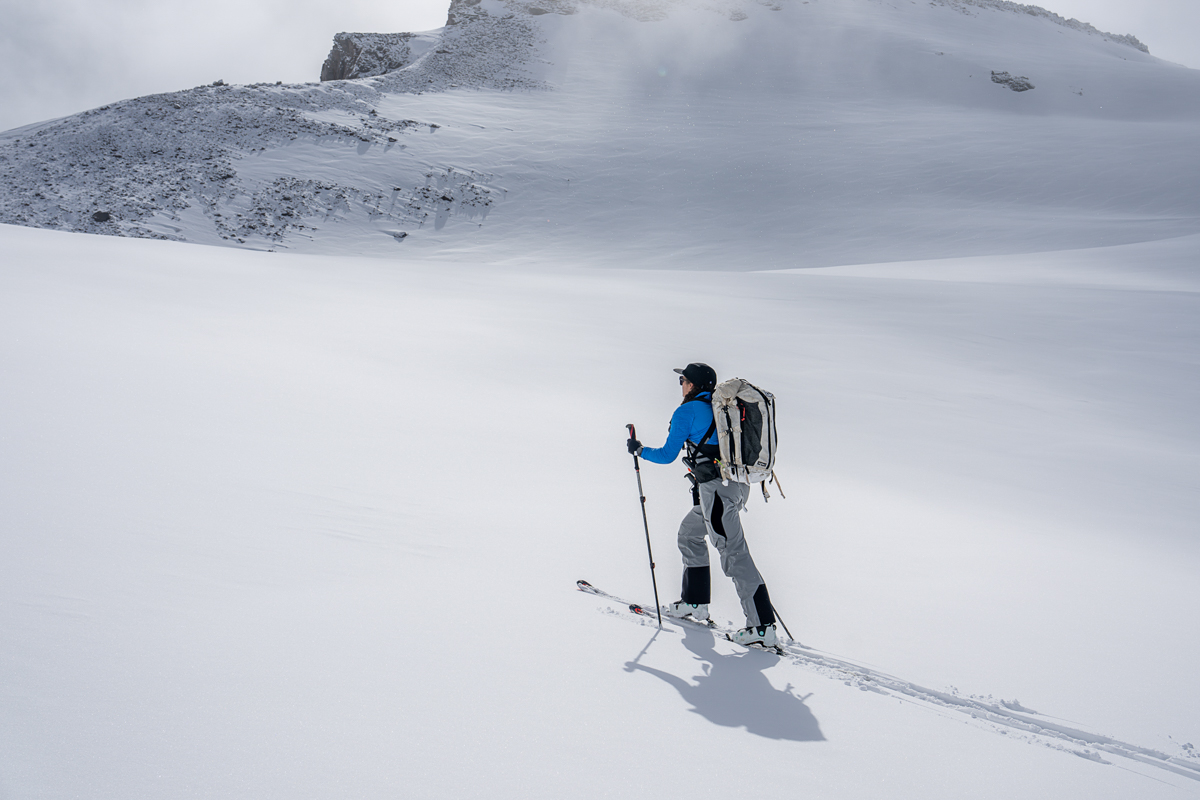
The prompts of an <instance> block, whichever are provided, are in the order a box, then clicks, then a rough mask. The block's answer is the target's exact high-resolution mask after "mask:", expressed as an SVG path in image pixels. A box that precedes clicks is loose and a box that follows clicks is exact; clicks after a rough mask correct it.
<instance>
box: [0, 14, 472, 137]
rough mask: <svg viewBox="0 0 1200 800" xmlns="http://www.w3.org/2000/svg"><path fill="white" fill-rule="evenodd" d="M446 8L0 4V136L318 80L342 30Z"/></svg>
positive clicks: (437, 20)
mask: <svg viewBox="0 0 1200 800" xmlns="http://www.w3.org/2000/svg"><path fill="white" fill-rule="evenodd" d="M448 8H449V0H406V2H405V3H401V4H382V3H378V2H369V1H368V0H340V2H338V3H335V4H330V3H327V2H317V1H316V0H294V1H293V2H286V1H285V0H240V1H239V0H210V2H207V3H189V4H181V3H161V2H152V1H151V0H102V1H100V2H85V1H84V0H50V1H48V2H39V3H30V2H27V0H25V1H23V2H17V1H16V0H0V19H3V20H4V26H3V28H2V29H0V62H2V63H3V65H4V70H3V73H2V75H0V130H7V129H9V128H12V127H15V126H18V125H24V124H28V123H32V122H38V121H41V120H43V119H48V118H53V117H58V116H65V115H67V114H72V113H75V112H78V111H83V110H85V109H87V108H93V107H95V106H97V105H103V104H104V103H108V102H112V101H115V100H120V99H124V98H128V97H137V96H140V95H144V94H152V93H156V92H170V91H176V90H179V89H186V88H189V87H192V86H197V85H199V84H203V83H211V82H212V81H214V80H217V79H222V80H225V81H228V82H235V83H255V82H258V81H276V80H282V81H285V82H289V83H290V82H297V83H298V82H303V81H315V80H317V79H318V78H319V76H320V72H321V63H322V61H324V59H325V56H326V54H327V53H328V52H329V47H330V44H331V43H332V40H333V35H334V34H335V33H338V32H339V31H344V30H367V31H404V30H428V29H430V28H436V27H440V26H441V25H442V24H444V23H445V19H446V11H447V9H448Z"/></svg>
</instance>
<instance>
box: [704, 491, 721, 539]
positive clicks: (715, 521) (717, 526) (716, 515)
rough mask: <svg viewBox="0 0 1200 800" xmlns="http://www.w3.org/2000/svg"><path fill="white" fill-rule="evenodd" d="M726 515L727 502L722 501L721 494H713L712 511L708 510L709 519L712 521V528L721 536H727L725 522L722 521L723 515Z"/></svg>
mask: <svg viewBox="0 0 1200 800" xmlns="http://www.w3.org/2000/svg"><path fill="white" fill-rule="evenodd" d="M723 516H725V504H724V503H722V502H721V495H719V494H714V495H713V504H712V511H710V512H708V521H709V522H711V523H712V529H713V530H714V531H716V532H717V533H718V534H720V536H721V538H722V539H724V538H725V523H724V522H722V521H721V517H723Z"/></svg>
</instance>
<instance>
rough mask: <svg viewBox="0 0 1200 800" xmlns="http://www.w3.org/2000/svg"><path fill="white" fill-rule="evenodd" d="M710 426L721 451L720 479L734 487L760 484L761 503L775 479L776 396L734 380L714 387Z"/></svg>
mask: <svg viewBox="0 0 1200 800" xmlns="http://www.w3.org/2000/svg"><path fill="white" fill-rule="evenodd" d="M712 407H713V423H714V425H715V426H716V433H717V442H718V444H719V445H720V448H721V456H720V460H719V462H718V464H719V465H720V468H721V478H722V479H723V480H726V481H735V482H737V483H751V484H753V483H761V484H762V492H763V499H764V500H765V499H767V498H769V497H770V495H769V494H768V493H767V484H768V483H771V482H774V483H775V488H777V489H779V494H780V496H781V497H784V499H786V495H784V494H783V489H782V488H780V487H779V481H778V480H777V479H776V477H775V449H776V447H777V446H778V435H777V434H776V432H775V395H773V394H771V393H770V392H764V391H763V390H762V389H759V388H758V387H757V386H755V385H754V384H752V383H750V382H749V381H745V380H742V379H741V378H733V379H731V380H727V381H725V382H724V383H720V384H718V385H717V387H716V388H715V389H713V393H712Z"/></svg>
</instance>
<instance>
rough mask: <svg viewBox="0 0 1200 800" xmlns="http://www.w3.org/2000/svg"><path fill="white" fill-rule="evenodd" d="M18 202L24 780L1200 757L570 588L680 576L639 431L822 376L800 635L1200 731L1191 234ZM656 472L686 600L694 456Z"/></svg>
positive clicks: (9, 683)
mask: <svg viewBox="0 0 1200 800" xmlns="http://www.w3.org/2000/svg"><path fill="white" fill-rule="evenodd" d="M0 237H3V243H2V246H3V249H4V251H5V252H6V253H7V254H9V257H8V258H6V260H5V264H4V266H3V268H2V269H0V280H2V281H3V290H2V291H0V303H3V310H2V311H0V325H2V326H3V337H2V338H0V341H3V342H4V343H5V344H4V347H3V349H2V350H0V354H2V357H3V359H4V363H3V371H4V374H5V375H6V380H5V381H4V382H3V386H2V388H0V408H3V411H4V413H3V415H2V418H3V419H4V420H5V422H4V427H3V429H2V431H3V432H2V436H3V439H4V441H5V442H6V445H5V447H4V448H3V449H2V450H0V477H2V478H3V480H2V481H0V485H3V487H4V488H3V491H0V518H3V519H4V520H5V521H6V522H5V530H6V534H5V553H6V557H5V558H4V559H2V560H0V614H2V615H3V619H2V621H0V637H2V638H0V652H3V653H5V654H6V655H5V657H4V658H3V659H2V660H0V670H2V675H0V704H3V708H4V714H3V717H4V719H5V720H6V723H5V724H4V725H3V726H0V763H3V764H4V765H5V768H4V777H3V783H2V784H0V788H2V790H3V792H4V794H5V796H8V797H13V798H25V797H43V796H44V797H57V796H70V795H74V794H86V795H87V796H90V797H129V796H139V795H149V794H153V795H155V796H161V797H181V798H182V797H193V796H197V795H201V794H217V795H221V796H245V797H251V796H253V797H274V796H289V797H327V796H330V795H353V796H384V795H387V796H395V795H396V794H403V795H404V796H411V797H446V796H476V795H478V794H482V793H485V792H486V793H488V794H490V795H497V796H514V797H515V796H521V797H559V796H562V795H563V794H564V793H567V792H572V793H577V792H578V791H579V790H580V787H588V791H589V792H591V793H594V794H596V795H606V794H607V795H612V796H618V797H622V796H627V797H634V796H639V797H641V796H656V797H668V798H669V797H685V796H696V795H698V794H699V795H701V796H706V795H710V794H712V795H716V794H724V793H728V792H733V791H735V790H737V789H738V787H744V785H745V777H746V772H745V770H747V769H751V768H752V766H753V765H758V766H756V767H753V768H754V770H755V773H756V780H757V781H759V782H760V783H761V784H762V786H763V790H764V791H767V792H772V791H778V792H787V793H789V794H801V793H802V794H806V795H810V796H817V797H838V798H844V797H845V798H854V797H878V796H879V794H880V792H881V790H882V791H883V792H884V793H886V794H887V795H888V796H894V797H921V798H938V797H946V798H950V797H961V796H963V795H964V794H969V795H971V796H977V797H997V798H999V797H1011V796H1014V795H1018V794H1019V795H1021V796H1027V797H1061V796H1063V795H1064V794H1067V795H1071V796H1075V795H1079V796H1088V797H1097V798H1106V797H1112V798H1123V797H1130V796H1138V797H1156V796H1160V795H1162V796H1170V797H1177V796H1179V794H1180V790H1181V789H1182V790H1183V792H1185V793H1189V794H1191V793H1195V792H1196V790H1197V787H1198V786H1200V783H1198V782H1196V781H1192V780H1189V779H1187V778H1184V777H1181V776H1179V775H1177V774H1175V773H1170V772H1167V771H1164V770H1161V769H1156V768H1154V767H1153V766H1147V765H1145V764H1141V763H1138V762H1133V761H1129V760H1126V759H1119V758H1114V757H1112V756H1110V755H1104V756H1103V758H1105V760H1108V761H1111V762H1113V764H1111V765H1104V764H1100V763H1095V762H1093V761H1090V760H1087V759H1085V758H1077V757H1074V756H1072V755H1071V754H1070V753H1071V752H1072V750H1071V749H1070V748H1067V749H1066V750H1061V749H1055V748H1054V747H1053V745H1054V742H1053V741H1049V740H1046V739H1045V737H1030V736H1025V735H1021V734H1020V733H1019V732H1016V731H1012V730H1009V731H1007V732H1000V731H999V730H998V729H997V726H994V725H991V724H989V723H987V722H985V721H981V720H972V719H971V718H970V717H969V716H967V715H964V714H961V713H958V712H953V711H949V710H947V709H944V708H939V707H936V706H932V705H927V704H926V705H923V704H919V703H917V704H914V703H912V702H908V701H906V700H905V699H903V698H898V697H895V696H888V695H886V694H880V693H878V692H874V691H863V690H862V689H861V688H859V686H856V685H849V686H847V685H845V683H844V682H842V681H841V680H838V679H837V678H836V676H831V675H830V674H827V673H824V672H822V671H820V670H815V669H812V668H810V667H807V666H805V665H804V664H797V663H792V662H790V661H788V660H780V659H777V658H774V657H772V656H770V655H767V654H763V653H755V652H744V651H740V650H738V649H736V648H735V647H734V646H732V645H729V644H725V643H720V642H714V641H713V640H712V639H711V637H708V638H705V637H707V634H704V635H701V636H697V635H696V633H697V632H689V633H684V632H681V631H680V630H679V629H677V628H674V627H668V628H667V629H666V630H664V631H663V632H662V633H659V634H658V635H657V636H655V629H654V628H653V627H647V626H645V625H643V624H640V621H639V620H638V619H637V618H635V617H633V616H632V615H629V614H627V613H626V612H624V611H623V610H621V609H619V608H614V607H613V606H612V605H611V604H609V603H606V602H604V601H601V600H599V599H597V598H594V597H590V596H586V595H583V594H581V593H578V592H574V590H573V588H572V585H573V581H574V580H575V579H577V578H580V577H583V578H587V579H588V580H590V581H592V582H593V583H595V584H596V585H597V586H600V587H602V588H604V589H606V590H608V591H610V592H613V593H614V594H618V595H621V596H625V597H630V598H632V599H636V600H639V601H641V602H650V600H649V596H650V587H649V585H648V584H649V581H648V576H647V575H646V572H647V565H646V561H645V551H644V541H643V535H642V531H641V519H640V514H639V512H638V504H637V497H636V484H635V482H634V476H633V475H632V474H630V473H631V472H632V469H631V464H630V463H629V461H630V460H629V457H628V455H627V454H626V453H625V452H624V448H623V438H624V436H623V432H624V427H623V426H624V424H625V423H627V422H634V423H635V424H637V425H638V430H639V433H640V434H641V436H642V438H643V440H645V441H647V442H657V440H658V439H659V438H660V437H661V436H662V435H664V434H665V425H666V421H667V419H668V417H669V414H670V411H671V409H672V408H673V407H674V405H675V403H676V402H677V401H678V398H677V393H678V386H677V384H675V383H674V380H673V377H674V376H673V373H671V372H670V368H671V367H672V366H675V365H680V364H683V363H686V362H687V361H689V360H693V359H697V358H703V359H705V360H708V361H709V362H710V363H712V364H713V365H714V366H716V367H717V369H718V370H719V372H720V374H722V375H732V374H739V375H742V376H744V377H752V378H754V379H755V380H757V381H760V382H761V384H762V385H764V386H765V387H766V388H769V389H770V390H772V391H773V392H775V393H776V394H777V395H778V396H779V398H780V415H781V440H782V442H783V444H784V450H783V451H782V453H781V464H780V476H781V479H782V480H783V482H784V488H785V491H786V492H787V494H788V495H789V497H788V499H787V500H782V499H773V500H772V501H771V503H770V504H768V505H765V506H764V505H762V504H761V502H760V501H758V500H755V501H754V504H753V505H752V507H751V511H750V512H749V513H748V514H746V516H745V518H744V519H745V524H746V526H747V529H748V532H749V536H750V543H751V547H752V549H753V551H754V553H755V555H756V557H757V558H758V560H759V561H760V563H761V566H762V569H763V571H764V573H765V574H766V576H767V579H768V581H769V582H770V586H771V590H772V596H773V598H774V599H775V602H776V604H777V605H778V607H779V609H780V611H781V612H782V613H783V614H784V615H785V617H786V619H787V621H788V624H789V625H790V626H791V628H792V630H793V632H794V633H796V634H797V636H798V637H799V638H800V639H801V640H802V641H804V642H805V643H806V644H809V645H811V646H814V647H818V648H820V649H821V650H824V651H827V652H830V653H833V654H836V655H837V656H839V657H843V658H848V659H850V660H853V661H857V662H860V663H866V664H869V665H870V666H871V667H872V668H874V669H876V670H878V671H881V672H885V673H890V674H892V675H896V676H899V677H901V678H903V679H905V680H909V681H913V682H915V683H918V684H921V685H924V686H929V687H931V688H935V689H939V690H943V691H950V687H951V686H953V687H956V688H957V690H958V691H959V692H961V693H962V694H963V695H964V696H966V695H979V696H986V695H993V698H994V701H995V702H999V701H1000V700H1006V701H1010V702H1011V701H1014V700H1019V702H1020V703H1021V705H1022V706H1023V707H1025V708H1029V709H1033V710H1035V711H1036V712H1040V714H1041V715H1044V717H1045V718H1046V719H1051V720H1052V721H1054V722H1057V723H1060V724H1069V725H1070V726H1072V727H1077V728H1081V729H1084V730H1088V731H1092V732H1094V733H1099V734H1103V735H1107V736H1112V737H1115V738H1117V739H1119V740H1121V741H1125V742H1132V743H1135V744H1138V745H1141V746H1144V747H1150V748H1153V749H1156V750H1159V751H1162V752H1164V753H1167V754H1168V755H1171V756H1175V757H1178V758H1183V759H1186V751H1185V750H1183V749H1182V744H1184V743H1194V742H1195V741H1196V739H1197V738H1200V736H1198V732H1197V730H1196V728H1195V720H1196V719H1200V713H1198V711H1200V709H1198V708H1197V695H1196V693H1195V691H1194V686H1193V681H1192V677H1191V672H1192V670H1191V669H1190V665H1191V664H1193V663H1195V660H1196V655H1197V654H1196V647H1195V644H1194V642H1193V641H1192V640H1193V638H1194V637H1190V636H1189V635H1187V632H1188V631H1189V630H1190V629H1191V627H1194V626H1193V617H1194V609H1195V608H1196V589H1195V581H1194V575H1195V567H1196V562H1197V556H1198V553H1197V549H1196V543H1195V539H1194V532H1193V531H1192V529H1191V520H1194V519H1195V518H1196V510H1197V509H1196V499H1195V498H1196V497H1197V496H1198V495H1197V494H1196V492H1195V479H1196V477H1197V474H1198V473H1197V470H1196V455H1195V454H1196V452H1197V448H1196V443H1197V438H1198V437H1197V433H1198V432H1197V429H1196V424H1195V421H1194V415H1193V414H1191V413H1190V411H1189V410H1190V408H1193V407H1194V403H1191V402H1189V401H1190V400H1191V399H1192V398H1195V396H1196V394H1197V388H1198V387H1197V384H1196V373H1195V370H1194V369H1191V367H1192V366H1194V364H1195V342H1196V341H1197V337H1196V336H1195V333H1196V332H1195V321H1194V320H1195V319H1197V316H1196V313H1195V308H1194V306H1195V303H1196V298H1197V296H1198V294H1197V292H1196V291H1195V283H1194V278H1193V277H1192V271H1191V270H1186V269H1184V268H1183V267H1181V266H1180V265H1186V264H1194V263H1195V255H1196V252H1195V250H1196V246H1197V242H1196V239H1195V238H1185V239H1177V240H1174V241H1172V242H1159V243H1156V244H1154V245H1148V246H1130V247H1128V248H1117V249H1112V250H1102V251H1099V252H1092V253H1088V252H1077V253H1066V254H1051V255H1042V256H1038V257H1026V258H1022V259H1001V258H994V259H974V260H967V261H963V262H943V263H918V264H900V265H887V266H886V267H885V266H879V267H857V268H839V269H830V270H817V271H806V272H801V273H797V274H743V275H738V274H732V273H718V272H683V271H673V272H657V271H637V270H621V269H618V268H617V267H618V265H616V264H614V265H612V266H611V267H609V268H607V269H601V270H596V269H570V268H567V269H564V268H562V266H561V265H558V264H550V265H544V266H543V267H542V268H525V269H514V268H509V269H505V270H497V269H495V268H494V267H488V268H481V267H473V266H461V265H460V266H451V265H447V264H445V263H422V262H419V261H378V260H356V259H350V258H332V257H316V256H311V257H310V256H291V257H285V256H282V255H278V254H266V253H248V252H237V251H232V250H228V249H213V248H203V247H183V246H180V245H178V244H171V243H162V242H148V241H133V240H117V239H111V238H97V237H86V236H81V235H73V234H61V233H51V232H45V231H36V230H30V229H21V228H14V227H4V228H0ZM1089 263H1093V264H1094V265H1095V269H1094V270H1091V271H1090V272H1095V273H1098V274H1099V276H1100V277H1099V278H1097V279H1095V280H1093V281H1092V282H1091V283H1086V282H1085V281H1082V280H1080V278H1079V275H1080V274H1081V272H1082V271H1084V270H1085V268H1086V266H1087V265H1088V264H1089ZM1129 265H1132V266H1129ZM873 271H874V272H875V274H870V273H872V272H873ZM1143 272H1144V273H1145V274H1146V275H1148V276H1149V277H1147V278H1146V279H1145V283H1143V284H1139V283H1138V279H1137V275H1138V274H1142V273H1143ZM1031 275H1032V276H1035V277H1033V278H1027V277H1024V276H1031ZM1114 276H1116V277H1114ZM1163 276H1167V277H1163ZM1168 279H1169V280H1171V281H1173V282H1174V283H1173V286H1174V289H1173V290H1172V291H1164V290H1163V289H1162V282H1163V281H1164V280H1168ZM1189 286H1190V287H1192V288H1188V287H1189ZM698 314H699V316H700V317H701V318H708V319H713V318H715V317H716V316H717V315H718V314H721V315H725V317H724V318H725V319H726V322H725V323H724V326H723V335H721V336H711V335H708V336H703V335H698V333H697V329H696V320H697V316H698ZM643 478H644V480H645V484H646V494H647V497H648V498H649V500H648V513H649V515H650V526H651V532H652V535H653V538H654V547H655V554H656V557H657V561H658V564H659V570H658V574H659V587H660V592H661V593H662V594H663V595H664V597H663V599H664V600H667V599H674V591H675V588H676V585H677V581H678V576H679V567H678V564H677V563H676V559H677V556H676V555H675V552H674V550H673V532H674V529H675V526H676V524H677V522H678V518H679V516H680V515H681V514H682V513H683V512H684V511H686V509H687V503H688V502H689V501H688V498H687V494H686V490H685V486H686V484H685V483H684V481H683V480H682V478H681V477H680V469H679V468H678V467H677V466H675V467H668V468H656V467H654V466H653V465H645V466H644V469H643ZM714 588H715V598H714V610H715V612H716V614H717V616H718V617H720V618H721V619H730V620H736V613H737V604H736V599H735V598H734V597H733V596H732V592H731V591H730V587H729V586H728V584H727V582H725V581H724V580H723V579H720V578H717V579H715V580H714ZM639 654H640V655H639ZM635 661H636V665H634V662H635ZM643 668H649V669H653V670H659V671H660V672H661V675H656V674H654V673H652V672H649V671H647V669H643ZM662 675H666V676H671V677H673V678H674V679H675V680H674V683H675V684H676V685H678V686H683V685H684V684H685V683H686V688H685V689H682V690H681V689H677V688H676V687H675V685H672V684H671V683H670V682H668V681H667V679H666V678H664V677H662ZM680 682H683V683H680ZM818 733H819V736H818ZM666 743H674V744H675V746H676V747H677V748H679V749H680V750H682V751H683V752H682V754H680V755H675V756H668V755H666V754H665V753H664V752H663V749H664V745H665V744H666ZM1047 743H1049V744H1050V745H1052V746H1045V745H1046V744H1047Z"/></svg>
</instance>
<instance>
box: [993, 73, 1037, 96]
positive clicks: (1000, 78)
mask: <svg viewBox="0 0 1200 800" xmlns="http://www.w3.org/2000/svg"><path fill="white" fill-rule="evenodd" d="M992 83H998V84H1000V85H1001V86H1007V87H1008V88H1010V89H1012V90H1013V91H1014V92H1028V91H1029V90H1030V89H1032V88H1034V86H1033V84H1032V83H1030V82H1029V78H1026V77H1025V76H1023V75H1021V76H1017V75H1009V74H1008V73H1007V72H996V71H995V70H992Z"/></svg>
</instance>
